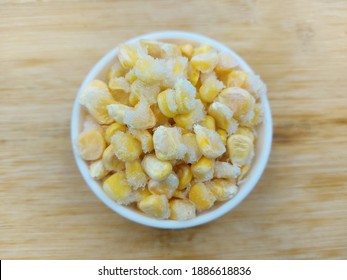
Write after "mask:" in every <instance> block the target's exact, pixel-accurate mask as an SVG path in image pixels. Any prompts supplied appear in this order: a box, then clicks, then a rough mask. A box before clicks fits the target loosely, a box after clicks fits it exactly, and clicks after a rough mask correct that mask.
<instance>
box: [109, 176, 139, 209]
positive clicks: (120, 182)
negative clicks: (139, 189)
mask: <svg viewBox="0 0 347 280" xmlns="http://www.w3.org/2000/svg"><path fill="white" fill-rule="evenodd" d="M103 189H104V191H105V192H106V194H107V195H108V196H109V197H110V198H112V199H113V200H115V201H116V202H118V203H119V204H123V205H128V204H130V203H132V202H134V201H135V196H134V193H133V191H132V188H131V186H130V185H129V183H128V181H127V179H126V176H125V172H124V171H119V172H117V173H115V174H113V175H111V176H110V177H108V178H107V179H106V180H105V182H104V184H103Z"/></svg>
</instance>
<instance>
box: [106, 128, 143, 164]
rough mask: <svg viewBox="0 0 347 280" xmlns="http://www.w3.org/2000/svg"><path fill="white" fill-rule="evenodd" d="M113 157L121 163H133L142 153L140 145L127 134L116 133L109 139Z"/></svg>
mask: <svg viewBox="0 0 347 280" xmlns="http://www.w3.org/2000/svg"><path fill="white" fill-rule="evenodd" d="M111 145H112V148H113V152H114V153H115V155H116V156H117V157H118V158H119V159H120V160H122V161H134V160H135V159H138V158H139V156H140V155H141V153H142V149H141V143H140V142H139V141H138V140H136V139H135V138H134V137H133V136H132V135H130V134H129V133H124V132H122V131H116V133H115V134H114V135H113V136H112V138H111Z"/></svg>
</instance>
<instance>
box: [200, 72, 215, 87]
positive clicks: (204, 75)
mask: <svg viewBox="0 0 347 280" xmlns="http://www.w3.org/2000/svg"><path fill="white" fill-rule="evenodd" d="M208 78H210V79H217V74H216V73H215V72H214V71H212V72H208V73H201V74H200V82H201V85H202V83H203V82H205V81H206V80H207V79H208ZM201 85H200V87H201Z"/></svg>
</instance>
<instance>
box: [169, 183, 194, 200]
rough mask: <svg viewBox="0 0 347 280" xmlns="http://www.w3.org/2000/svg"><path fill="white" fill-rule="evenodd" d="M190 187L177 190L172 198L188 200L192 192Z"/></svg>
mask: <svg viewBox="0 0 347 280" xmlns="http://www.w3.org/2000/svg"><path fill="white" fill-rule="evenodd" d="M190 187H191V186H190V185H189V187H187V188H185V189H184V190H179V189H177V190H176V191H175V193H174V194H173V196H172V197H174V198H181V199H187V198H188V194H189V192H190Z"/></svg>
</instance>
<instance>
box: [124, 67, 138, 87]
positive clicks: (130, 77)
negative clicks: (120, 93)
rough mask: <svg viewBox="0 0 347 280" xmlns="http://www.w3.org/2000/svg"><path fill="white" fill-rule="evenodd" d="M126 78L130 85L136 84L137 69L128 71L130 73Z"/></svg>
mask: <svg viewBox="0 0 347 280" xmlns="http://www.w3.org/2000/svg"><path fill="white" fill-rule="evenodd" d="M124 78H125V79H126V80H127V81H128V83H129V84H132V83H133V82H135V81H136V80H137V76H136V73H135V69H134V68H133V69H130V70H129V71H128V73H126V75H125V76H124Z"/></svg>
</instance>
